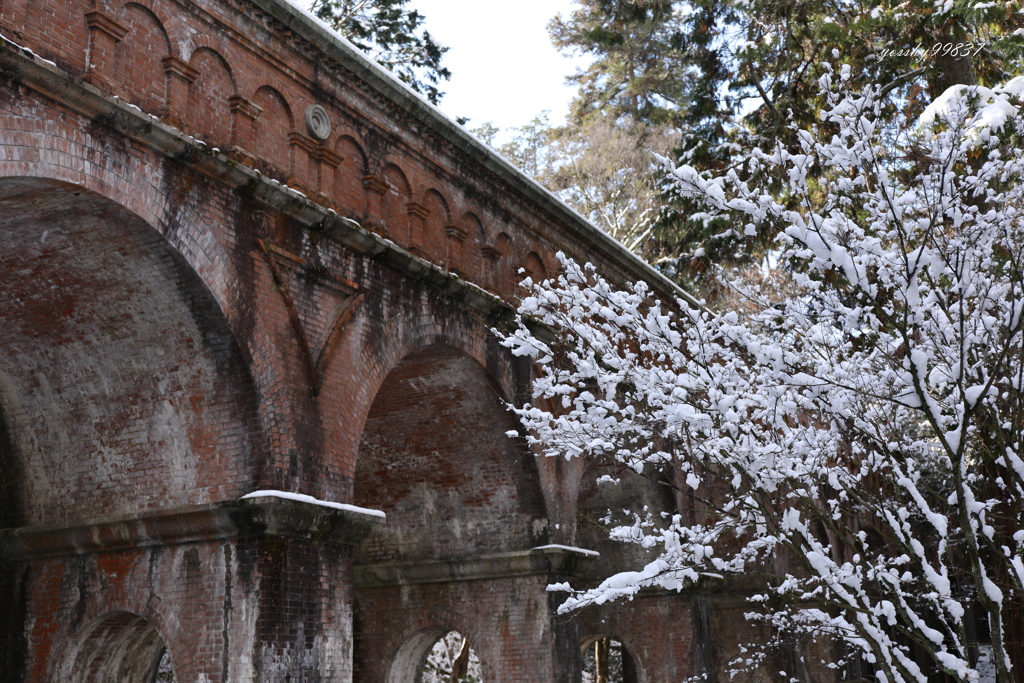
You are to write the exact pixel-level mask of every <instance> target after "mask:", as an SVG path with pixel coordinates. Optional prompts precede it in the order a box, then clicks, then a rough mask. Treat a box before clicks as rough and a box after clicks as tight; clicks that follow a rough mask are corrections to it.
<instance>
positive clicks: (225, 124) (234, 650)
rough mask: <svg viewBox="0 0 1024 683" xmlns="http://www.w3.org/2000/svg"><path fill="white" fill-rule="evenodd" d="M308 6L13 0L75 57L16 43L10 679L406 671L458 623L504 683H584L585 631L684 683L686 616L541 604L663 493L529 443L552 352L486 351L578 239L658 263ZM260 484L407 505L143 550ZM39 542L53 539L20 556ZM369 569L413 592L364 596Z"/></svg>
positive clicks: (6, 369) (182, 537)
mask: <svg viewBox="0 0 1024 683" xmlns="http://www.w3.org/2000/svg"><path fill="white" fill-rule="evenodd" d="M289 17H291V15H290V14H289V13H288V12H287V11H285V10H281V9H280V7H278V9H276V10H275V9H274V3H272V2H271V1H270V0H138V1H134V2H121V1H120V0H109V1H108V0H95V1H94V2H85V1H84V0H47V2H38V1H36V0H0V32H3V33H4V35H7V36H9V37H11V38H12V39H14V40H15V41H16V42H18V43H19V44H20V45H22V46H25V47H26V48H29V49H31V50H32V51H33V52H34V53H35V54H37V55H40V56H41V57H42V58H44V59H46V60H52V61H53V62H54V63H55V64H56V66H50V65H48V64H46V63H44V62H42V61H40V60H39V59H37V58H36V57H33V56H30V55H28V54H27V53H25V52H24V51H22V50H20V49H19V48H17V47H13V46H12V45H10V44H8V43H2V44H0V64H2V65H3V68H0V529H4V528H7V529H14V528H17V529H19V531H17V532H11V531H7V532H2V533H0V672H2V676H0V677H2V678H3V680H5V681H7V680H11V681H48V680H54V681H56V680H60V681H64V680H68V681H94V680H108V679H110V680H126V678H125V677H126V676H134V677H135V678H144V677H146V676H148V675H150V674H151V669H152V667H153V666H155V663H156V661H157V658H158V657H159V656H160V653H161V652H162V651H163V649H164V648H165V647H166V648H167V651H168V653H169V655H170V657H171V660H172V662H173V665H174V669H175V672H176V676H177V678H176V680H178V681H182V682H188V683H192V682H199V681H203V682H206V683H214V682H227V681H275V682H277V681H281V682H284V681H291V682H296V681H310V682H312V681H349V680H359V681H364V680H365V681H392V682H393V683H397V680H398V679H395V678H394V677H393V676H392V678H388V676H389V673H388V672H389V671H392V672H394V671H397V670H398V669H393V666H394V664H395V662H396V661H405V662H406V664H408V663H409V662H410V661H412V660H410V659H409V658H410V657H412V658H413V659H415V658H416V657H419V656H421V655H422V654H423V652H425V649H424V648H427V647H429V645H430V644H431V642H432V639H433V638H435V637H437V636H439V635H441V634H442V633H443V632H444V631H446V630H449V629H455V630H458V631H460V632H462V633H464V634H465V635H467V636H468V637H469V638H470V641H471V643H472V644H473V646H474V648H475V649H476V651H477V653H478V655H479V656H480V658H481V660H482V662H483V666H484V670H485V674H486V675H487V680H492V681H494V680H501V681H506V680H507V681H520V680H522V681H526V680H530V681H535V680H543V681H573V680H576V677H577V676H578V669H579V662H580V660H579V646H580V642H581V641H580V638H581V636H582V637H584V638H585V637H588V636H591V635H595V634H611V635H615V636H616V637H618V638H621V639H622V640H623V642H625V643H626V644H627V647H628V648H629V650H630V651H631V652H632V653H633V654H634V657H635V658H636V661H637V664H638V668H639V671H641V672H642V674H643V675H642V680H644V681H652V682H653V681H661V680H666V681H667V680H679V679H680V678H681V677H682V676H685V675H689V673H691V672H695V671H696V670H697V669H695V668H694V667H693V664H692V661H691V659H692V657H693V652H694V651H695V647H696V646H695V645H694V640H693V633H694V632H696V631H695V630H694V629H695V627H694V625H693V619H692V614H691V608H690V605H691V601H690V599H689V597H687V596H682V597H680V596H654V597H645V598H642V599H638V600H637V601H635V602H633V603H630V604H628V605H625V606H620V607H615V608H606V609H604V610H602V611H599V612H595V613H594V614H592V615H589V616H586V615H585V616H584V617H582V618H581V619H575V618H574V619H568V618H563V617H555V616H554V615H553V607H554V606H555V605H556V604H557V600H558V598H557V597H556V596H554V595H552V594H549V593H547V592H546V590H545V586H546V585H547V584H548V583H549V582H550V581H554V580H565V579H567V578H571V577H568V576H562V575H561V574H560V572H562V571H563V569H560V568H557V567H555V566H554V565H550V566H549V565H546V564H544V562H543V561H541V560H540V559H538V558H539V557H540V556H537V557H534V556H533V555H532V554H530V553H529V552H528V551H529V549H531V548H533V547H535V546H538V545H542V544H545V543H552V542H553V543H563V544H569V545H583V546H587V545H592V546H595V547H599V548H600V549H601V550H602V551H603V552H604V553H605V557H604V559H603V560H602V561H600V562H597V563H592V565H591V567H590V569H589V570H587V571H584V572H582V573H579V572H578V573H577V574H576V578H577V579H579V580H582V581H589V580H594V579H595V577H596V576H597V575H598V573H599V572H600V571H611V570H614V569H615V568H617V567H619V566H622V565H623V564H624V563H626V562H631V561H635V560H637V559H638V558H637V557H632V556H630V554H629V553H628V552H624V551H623V550H622V549H621V548H619V547H614V546H612V545H611V544H609V543H608V542H607V541H606V540H604V539H603V538H602V536H601V533H600V532H601V529H600V527H599V526H595V524H594V520H595V519H597V518H599V517H600V516H601V515H603V514H604V512H605V510H607V509H608V508H609V507H619V508H621V507H622V506H624V505H626V504H627V503H628V502H633V503H635V502H636V494H637V493H639V494H641V495H640V498H641V499H642V502H645V503H650V504H652V505H655V506H667V507H672V505H673V502H672V500H671V499H670V498H668V499H666V497H665V496H664V492H663V491H662V490H661V489H659V487H658V485H654V488H651V486H648V485H646V484H639V483H638V484H636V485H634V486H632V487H631V491H632V494H631V498H632V500H631V501H627V499H626V498H625V497H623V494H622V493H621V492H618V491H608V492H603V491H600V490H597V489H595V488H594V487H593V485H592V484H590V483H588V482H590V481H591V480H592V479H593V478H594V475H595V473H593V472H584V471H583V470H582V468H581V466H580V464H579V463H568V462H565V461H562V460H553V459H544V460H541V461H535V460H534V458H533V456H532V455H531V454H530V453H529V452H528V450H527V449H526V447H525V446H524V444H523V443H522V441H521V440H519V439H514V438H508V437H507V436H506V432H508V431H509V430H514V429H516V424H515V421H514V420H513V418H512V417H511V416H510V414H509V413H508V412H507V411H505V409H504V405H503V402H504V401H513V402H514V401H517V400H520V399H521V397H522V395H523V392H524V390H525V388H526V386H527V385H528V381H529V372H530V368H529V366H528V364H526V363H525V362H524V361H522V359H515V358H513V357H512V356H511V355H510V354H509V353H507V352H506V351H505V350H504V349H503V348H502V347H501V346H500V345H499V344H498V343H497V341H496V339H495V338H494V336H493V334H492V332H491V327H492V325H494V324H495V323H496V322H498V321H499V319H500V318H501V317H502V316H507V315H508V312H509V309H508V304H509V303H511V302H512V301H513V299H514V296H515V293H516V283H517V282H518V280H519V279H520V278H521V275H520V272H519V271H520V269H522V270H523V271H525V273H526V274H528V275H530V276H532V277H534V278H538V277H545V276H550V275H552V274H554V273H555V271H556V267H557V262H556V259H555V257H554V254H555V252H556V251H558V250H564V251H566V252H567V253H569V254H570V255H573V256H575V257H576V258H577V259H580V260H598V261H600V262H601V263H602V265H603V270H604V271H605V272H606V274H608V275H609V276H610V277H611V278H612V279H613V280H618V281H623V280H625V279H627V278H629V277H635V276H636V274H637V273H641V274H642V273H643V272H645V271H643V268H642V267H640V266H638V265H637V264H636V263H635V262H634V261H632V260H630V259H629V258H627V257H624V256H622V254H621V253H620V252H619V251H617V247H614V245H609V243H608V241H607V240H606V238H603V237H601V236H600V235H598V234H597V233H596V232H595V231H594V230H593V229H592V228H589V227H587V226H585V225H583V224H582V223H581V222H580V221H579V220H578V218H575V217H573V216H572V215H571V214H569V213H568V212H567V211H565V210H564V209H562V208H560V207H559V206H558V205H557V204H556V203H554V202H552V201H551V200H550V199H549V198H547V199H546V198H545V196H544V194H543V193H542V192H540V191H539V190H537V189H536V188H534V189H531V187H532V186H531V185H530V184H529V183H528V182H527V181H525V180H524V179H522V178H520V177H518V176H515V175H514V174H512V175H510V171H507V170H502V169H503V168H504V167H503V166H502V165H501V164H500V163H498V162H497V161H496V160H495V159H494V158H493V157H491V156H488V155H487V154H486V153H481V151H480V148H479V147H478V146H475V145H476V143H472V142H470V141H468V138H465V137H464V136H463V134H462V133H459V132H457V131H455V129H454V128H453V127H452V126H450V125H449V124H447V123H444V122H443V121H441V120H440V119H439V118H437V116H436V115H435V114H430V113H429V112H428V108H426V107H425V106H424V105H422V103H419V104H417V103H415V102H413V103H411V104H410V100H409V98H408V96H407V95H403V94H402V91H401V89H400V87H398V86H395V85H393V84H392V85H389V86H387V87H383V86H381V85H380V78H379V77H377V76H373V74H372V73H370V72H372V69H371V70H370V71H367V69H369V67H366V65H365V63H363V62H361V61H360V60H359V58H357V57H352V56H347V57H346V56H345V54H346V53H345V52H344V50H341V52H338V49H340V48H338V49H334V48H331V49H328V48H327V47H324V43H323V37H322V36H320V37H318V36H319V34H317V33H316V30H314V29H310V28H309V27H305V28H303V27H302V26H297V25H295V24H294V21H295V20H294V18H289ZM318 41H319V42H318ZM328 47H329V46H328ZM332 50H333V51H332ZM339 55H341V56H339ZM375 78H376V79H377V80H376V81H375V80H374V79H375ZM385 80H386V79H385ZM83 84H84V85H83ZM385 85H387V84H386V83H385ZM115 96H116V98H117V99H116V100H115V99H114V97H115ZM312 104H319V105H321V106H322V107H324V108H325V110H326V111H327V113H328V116H329V118H330V120H331V122H332V130H331V133H330V135H329V136H328V137H327V139H326V140H323V141H320V140H317V139H316V138H314V137H313V136H312V134H311V133H310V131H309V130H307V128H306V124H305V123H304V114H305V112H306V109H307V107H308V106H310V105H312ZM125 105H130V106H125ZM424 112H428V113H424ZM158 120H159V121H160V122H162V123H157V121H158ZM165 125H166V126H170V127H165ZM453 131H455V132H453ZM186 134H187V135H191V136H195V138H198V139H199V140H201V141H202V143H200V142H196V141H195V140H189V139H188V138H187V137H186ZM460 136H462V137H460ZM213 148H217V152H216V153H215V152H214V150H213ZM252 169H258V170H259V174H256V173H255V172H254V171H253V170H252ZM239 178H241V179H242V180H239ZM267 179H271V180H272V181H273V182H272V183H271V182H268V181H267ZM281 183H287V184H289V185H290V186H292V187H294V188H298V189H300V190H301V192H303V193H304V194H305V195H307V196H308V197H309V198H310V199H312V200H313V201H314V202H315V203H316V204H317V205H319V206H316V205H314V204H312V203H309V202H306V201H303V200H301V199H298V198H297V197H296V195H294V194H293V193H289V192H288V191H285V190H283V189H281V187H280V184H281ZM323 207H327V208H329V209H331V211H333V212H336V213H337V214H340V215H341V216H345V217H348V218H351V219H353V220H354V221H355V222H357V223H358V224H359V225H360V226H361V227H353V225H352V224H350V223H346V222H345V221H342V220H340V219H338V218H337V217H336V216H335V215H334V214H332V213H330V212H328V211H326V209H325V208H323ZM366 231H369V233H368V232H366ZM370 233H372V234H370ZM374 235H376V237H375V236H374ZM389 240H390V241H389ZM395 245H397V247H396V246H395ZM410 254H413V255H415V256H417V257H420V258H421V259H422V260H418V259H416V258H413V257H411V256H410ZM449 273H450V275H449ZM467 282H468V283H472V284H467ZM481 290H487V291H488V292H490V293H491V294H492V295H493V296H491V295H482V294H481ZM501 300H504V301H505V302H506V303H505V304H502V303H501ZM268 488H271V489H280V490H284V491H290V492H297V493H303V494H308V495H312V496H315V497H318V498H322V499H326V500H331V501H338V502H345V503H354V504H357V505H361V506H365V507H370V508H376V509H381V510H384V511H386V512H387V514H388V521H387V524H385V525H384V526H383V527H382V528H380V529H377V530H376V531H374V532H372V533H370V535H369V536H368V537H367V538H366V539H365V540H364V541H363V542H362V543H361V544H355V541H354V540H351V539H349V540H344V541H339V540H338V539H337V538H333V537H332V538H327V537H326V536H324V535H319V534H320V532H319V531H318V532H317V533H314V534H312V535H309V534H307V535H306V536H302V537H298V536H295V535H291V536H290V535H288V534H287V533H283V532H281V530H273V529H265V530H257V531H254V528H255V527H253V526H252V524H249V525H248V526H246V525H245V524H238V525H235V526H237V527H238V528H245V529H247V531H246V532H245V533H241V532H238V533H235V532H231V533H228V532H227V531H224V530H222V531H224V533H222V534H220V535H219V536H218V535H216V534H213V536H211V533H210V532H209V530H206V531H204V532H203V533H202V534H200V533H199V532H198V531H196V534H194V535H193V536H190V535H189V532H190V529H189V528H184V529H177V530H175V533H174V534H170V535H167V533H166V530H164V532H161V533H164V535H163V536H158V537H153V538H149V537H147V536H146V534H145V533H141V535H140V532H138V529H144V530H145V529H149V528H153V527H151V526H147V525H152V524H154V522H153V519H156V517H158V516H159V515H161V514H164V513H166V512H167V511H169V510H170V511H176V510H177V511H180V510H185V511H186V512H187V511H188V510H193V511H194V510H197V509H200V508H202V506H209V505H213V506H214V507H217V508H218V509H221V510H222V511H223V510H224V509H225V508H224V507H223V505H229V504H230V505H234V503H232V501H236V500H237V499H238V498H239V497H240V496H242V495H244V494H245V493H248V492H250V491H253V490H258V489H268ZM221 504H223V505H221ZM218 506H219V507H218ZM202 509H204V510H205V509H206V508H202ZM236 513H237V510H236V509H235V508H234V507H232V508H231V512H230V514H236ZM224 514H228V513H224ZM239 514H241V513H239ZM229 517H230V515H229ZM188 518H189V517H188V515H187V514H184V515H183V516H181V517H180V519H188ZM175 519H178V517H175ZM282 519H287V517H285V518H282ZM236 521H237V520H236ZM250 521H251V520H250ZM86 523H88V524H86ZM182 523H183V524H184V522H182ZM282 523H284V522H282ZM229 526H231V525H229ZM235 526H232V528H235ZM97 529H102V530H103V531H102V533H101V532H100V531H97ZM83 530H84V531H83ZM133 530H134V531H133ZM31 533H36V534H37V536H36V537H37V538H42V537H45V538H50V539H51V540H52V539H61V538H62V539H64V540H63V541H52V545H51V546H47V545H46V544H45V543H43V544H42V545H41V546H40V545H37V546H33V549H32V550H31V551H27V550H24V549H22V550H17V548H18V547H21V546H18V545H17V543H16V542H15V541H17V539H20V538H23V537H24V534H31ZM324 533H326V532H324ZM19 534H21V535H19ZM39 534H42V535H41V536H40V535H39ZM46 534H50V535H49V536H47V535H46ZM62 534H63V535H62ZM83 534H84V535H83ZM89 534H92V536H90V535H89ZM204 534H205V535H204ZM232 534H234V535H232ZM214 536H216V537H214ZM83 538H89V539H90V540H89V543H88V544H86V545H87V546H88V547H85V546H83V545H81V543H80V541H81V539H83ZM12 539H13V540H12ZM69 539H71V540H74V539H78V541H75V543H79V545H75V543H72V542H71V540H69ZM168 539H173V540H168ZM48 542H49V541H48ZM524 553H525V554H524ZM524 558H525V559H524ZM438 561H439V563H438ZM545 561H546V560H545ZM430 562H434V564H429V563H430ZM523 562H525V563H526V564H525V565H523ZM388 563H391V564H394V563H399V565H396V566H397V569H396V568H395V567H394V566H391V565H389V564H388ZM402 563H405V564H402ZM424 563H426V564H424ZM474 563H475V564H474ZM385 565H387V566H388V567H391V568H390V569H388V570H387V571H385V570H384V569H381V567H385ZM428 565H429V567H428ZM442 565H443V566H449V565H450V569H451V572H452V573H451V576H450V577H449V578H446V579H444V580H438V579H437V578H436V577H435V578H432V579H429V580H427V579H423V576H426V574H429V573H430V572H435V573H436V572H437V571H439V570H438V569H437V568H438V566H442ZM524 566H526V567H527V569H524V568H523V567H524ZM368 567H369V568H373V567H376V568H378V569H380V571H381V572H383V574H388V571H390V572H391V574H389V575H395V576H399V577H401V576H406V575H408V576H419V577H420V579H417V580H412V579H409V580H406V579H399V580H396V581H392V582H391V583H387V582H384V583H383V584H373V585H370V584H367V585H363V586H362V587H360V588H357V583H356V580H355V577H356V576H357V575H358V574H359V572H360V571H362V570H366V569H367V568H368ZM424 567H427V569H429V571H427V570H425V569H424ZM467 567H476V568H477V569H473V570H472V571H474V572H477V573H476V574H473V575H472V576H468V575H463V574H460V573H459V572H461V571H469V570H467V569H466V568H467ZM480 567H484V569H480ZM385 568H386V567H385ZM565 571H569V570H568V569H566V570H565ZM424 572H426V574H424ZM666 624H668V625H669V627H668V628H666V626H665V625H666ZM713 628H718V625H717V622H716V624H715V625H713ZM723 628H728V626H723ZM698 630H699V629H698ZM723 653H724V651H723ZM403 658H404V659H403ZM413 664H415V662H413ZM118 666H122V667H123V668H124V672H123V675H122V674H115V673H114V672H113V670H112V668H111V667H114V668H116V667H118ZM410 666H412V664H410ZM118 676H120V678H118ZM111 677H113V678H111Z"/></svg>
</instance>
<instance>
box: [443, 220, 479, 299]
mask: <svg viewBox="0 0 1024 683" xmlns="http://www.w3.org/2000/svg"><path fill="white" fill-rule="evenodd" d="M458 227H459V228H460V234H459V235H458V237H459V238H460V239H459V242H458V246H456V247H453V252H454V257H453V259H452V261H453V266H449V268H452V269H453V270H455V272H456V273H458V274H459V276H460V277H463V278H465V279H469V280H473V281H475V282H481V281H482V273H483V264H482V262H481V260H482V257H483V256H482V255H483V251H482V249H483V247H484V245H486V244H487V233H486V231H485V230H484V224H483V223H482V222H481V221H480V218H479V217H478V216H477V215H476V214H475V213H473V212H472V211H467V212H466V213H464V214H463V215H462V218H461V219H460V220H459V223H458Z"/></svg>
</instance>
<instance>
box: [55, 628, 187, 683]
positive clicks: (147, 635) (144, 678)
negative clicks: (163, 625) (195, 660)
mask: <svg viewBox="0 0 1024 683" xmlns="http://www.w3.org/2000/svg"><path fill="white" fill-rule="evenodd" d="M56 680H58V681H61V682H62V683H173V681H174V667H173V663H172V661H171V657H170V654H169V653H168V650H167V644H166V643H165V642H164V639H163V638H162V637H160V633H159V632H158V631H157V630H156V627H154V626H153V624H151V623H149V621H147V620H146V619H144V618H142V617H140V616H139V615H137V614H133V613H131V612H113V613H110V614H106V615H104V616H102V617H100V618H98V619H96V620H95V621H93V623H91V624H90V625H88V626H87V627H86V628H85V629H83V630H82V632H81V633H80V634H79V635H78V637H77V638H76V639H75V642H74V645H73V646H72V648H71V649H70V651H69V652H67V653H66V654H65V656H64V661H63V663H62V664H61V667H60V670H59V673H58V675H57V676H56Z"/></svg>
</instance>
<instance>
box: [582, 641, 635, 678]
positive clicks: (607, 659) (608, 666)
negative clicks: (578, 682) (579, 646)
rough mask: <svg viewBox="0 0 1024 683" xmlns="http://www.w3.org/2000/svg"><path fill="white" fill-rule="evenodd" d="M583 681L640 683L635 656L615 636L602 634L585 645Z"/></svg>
mask: <svg viewBox="0 0 1024 683" xmlns="http://www.w3.org/2000/svg"><path fill="white" fill-rule="evenodd" d="M582 654H583V683H639V677H638V676H637V672H636V662H634V661H633V656H632V655H631V654H629V651H628V650H627V649H626V648H625V647H623V645H622V643H621V642H620V641H618V640H615V639H614V638H609V637H607V636H601V637H598V638H595V639H593V640H592V641H590V642H588V643H587V644H586V645H584V646H583V653H582Z"/></svg>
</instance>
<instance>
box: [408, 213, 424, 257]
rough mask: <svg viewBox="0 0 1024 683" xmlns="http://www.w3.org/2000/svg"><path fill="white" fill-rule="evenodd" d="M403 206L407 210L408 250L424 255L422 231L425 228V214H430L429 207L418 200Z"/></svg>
mask: <svg viewBox="0 0 1024 683" xmlns="http://www.w3.org/2000/svg"><path fill="white" fill-rule="evenodd" d="M405 206H406V209H407V210H408V211H409V251H410V252H412V253H413V254H416V255H417V256H421V257H425V256H426V251H425V250H424V249H423V244H424V242H425V240H424V235H423V233H424V231H425V230H426V223H427V216H429V215H430V209H428V208H427V207H425V206H423V205H422V204H420V203H418V202H409V203H408V204H406V205H405Z"/></svg>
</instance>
